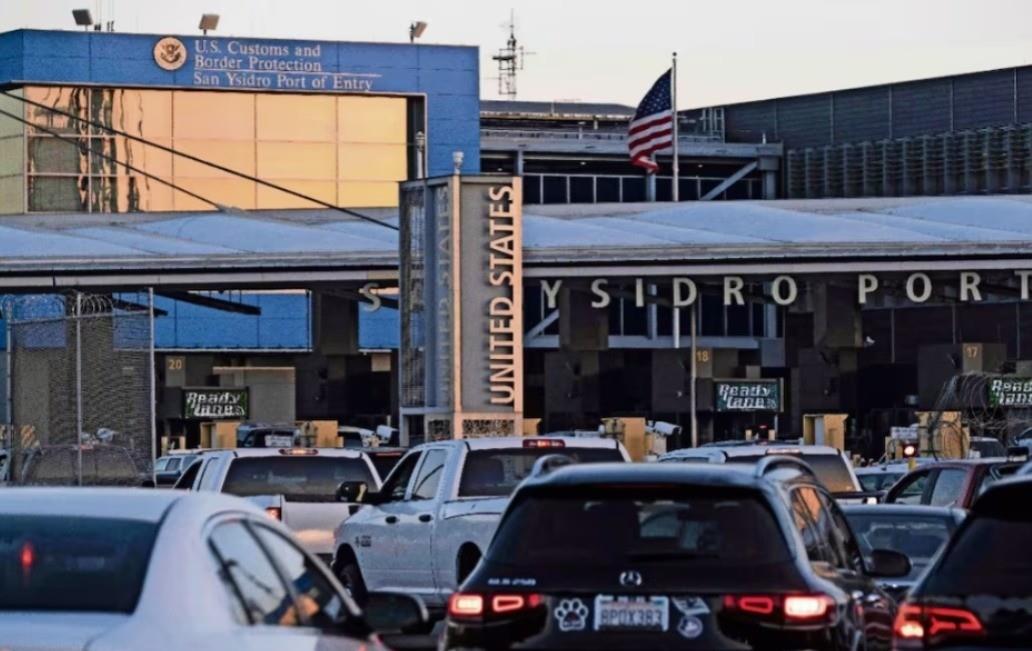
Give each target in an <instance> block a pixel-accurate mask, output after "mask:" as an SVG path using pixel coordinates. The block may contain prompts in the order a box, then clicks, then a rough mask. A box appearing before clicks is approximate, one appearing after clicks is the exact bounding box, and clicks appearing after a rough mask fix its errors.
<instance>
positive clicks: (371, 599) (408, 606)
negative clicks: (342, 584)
mask: <svg viewBox="0 0 1032 651" xmlns="http://www.w3.org/2000/svg"><path fill="white" fill-rule="evenodd" d="M364 612H365V620H366V624H368V625H369V628H371V629H373V630H374V631H376V632H377V633H379V634H380V635H392V634H394V635H398V634H405V633H418V632H420V629H422V628H424V627H425V626H426V625H427V622H429V621H430V616H429V614H428V613H427V610H426V605H425V604H424V603H423V601H422V599H420V598H419V597H415V596H412V595H407V594H401V593H400V592H370V593H369V595H368V597H367V598H366V603H365V609H364ZM385 641H386V640H385Z"/></svg>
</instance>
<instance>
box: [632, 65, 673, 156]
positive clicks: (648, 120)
mask: <svg viewBox="0 0 1032 651" xmlns="http://www.w3.org/2000/svg"><path fill="white" fill-rule="evenodd" d="M672 73H673V71H672V70H667V71H666V72H664V73H663V75H662V76H661V77H660V78H659V79H657V80H656V83H654V84H652V88H650V89H649V92H648V93H647V94H646V95H645V98H644V99H642V100H641V104H639V105H638V110H637V111H635V113H634V119H632V120H631V126H630V129H629V130H628V132H627V148H628V149H629V150H630V152H631V165H637V166H638V167H644V168H645V169H646V170H648V171H649V172H655V171H656V170H658V169H659V165H657V164H656V159H655V157H654V156H655V154H656V152H658V151H661V150H663V149H666V148H667V147H671V146H673V144H674V121H673V111H672V102H671V97H670V86H671V77H672Z"/></svg>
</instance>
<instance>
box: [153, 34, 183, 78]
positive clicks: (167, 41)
mask: <svg viewBox="0 0 1032 651" xmlns="http://www.w3.org/2000/svg"><path fill="white" fill-rule="evenodd" d="M186 56H187V53H186V46H185V45H183V42H182V41H180V40H179V39H178V38H176V37H174V36H166V37H165V38H163V39H161V40H159V41H158V42H157V43H155V44H154V63H156V64H158V67H159V68H161V69H162V70H168V71H170V72H171V71H173V70H179V69H180V68H182V67H183V65H184V64H185V63H186Z"/></svg>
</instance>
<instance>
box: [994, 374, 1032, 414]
mask: <svg viewBox="0 0 1032 651" xmlns="http://www.w3.org/2000/svg"><path fill="white" fill-rule="evenodd" d="M989 405H990V406H992V407H1032V378H1028V377H1008V378H1003V377H998V378H993V379H992V380H990V381H989Z"/></svg>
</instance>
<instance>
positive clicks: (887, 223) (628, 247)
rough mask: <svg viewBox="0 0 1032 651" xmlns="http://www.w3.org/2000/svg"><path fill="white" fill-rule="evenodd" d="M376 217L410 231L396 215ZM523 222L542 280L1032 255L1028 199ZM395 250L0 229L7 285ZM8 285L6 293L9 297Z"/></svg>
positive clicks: (346, 230) (378, 232) (83, 225)
mask: <svg viewBox="0 0 1032 651" xmlns="http://www.w3.org/2000/svg"><path fill="white" fill-rule="evenodd" d="M365 212H366V213H369V214H371V216H374V217H376V218H377V219H380V220H384V221H387V222H390V223H394V224H396V223H397V215H396V214H395V211H389V210H382V209H378V210H367V211H365ZM524 212H525V226H524V249H525V251H524V260H525V264H526V266H527V268H528V271H529V275H543V274H544V273H545V272H544V271H542V272H540V273H539V272H536V271H534V270H533V269H534V268H535V267H539V268H542V269H547V270H549V271H554V270H555V269H557V268H558V267H559V266H565V267H568V268H572V267H585V268H594V269H596V273H597V269H598V268H599V267H603V268H606V269H613V268H615V267H617V266H619V265H626V266H628V267H636V268H640V267H641V266H642V265H665V266H666V267H670V265H677V264H681V265H696V266H698V265H704V264H713V263H718V262H720V263H725V264H731V263H734V264H747V263H748V264H754V265H755V264H759V263H766V264H768V265H770V264H782V265H783V264H786V263H787V262H791V263H792V264H802V263H807V262H814V261H818V260H823V261H830V262H836V263H846V262H852V261H856V260H871V259H880V260H888V259H892V260H910V261H914V260H917V261H920V260H922V259H923V260H932V259H939V260H945V261H946V262H947V263H951V264H961V262H964V263H965V264H967V262H965V261H970V260H972V259H983V260H985V259H992V260H996V261H998V262H999V261H1001V260H1006V259H1011V260H1013V259H1015V258H1018V259H1021V258H1025V257H1027V256H1028V255H1029V254H1032V197H1029V196H992V197H950V198H904V199H834V200H806V201H738V202H691V203H681V204H676V205H675V204H669V203H640V204H584V205H561V206H527V207H526V208H525V211H524ZM396 238H397V234H396V232H395V231H392V230H390V229H387V228H383V227H381V226H378V225H376V224H372V223H369V222H363V221H359V220H354V219H349V218H345V217H343V216H342V215H341V214H340V213H337V212H334V211H329V210H279V211H258V212H249V213H245V212H239V211H230V212H198V213H136V214H119V215H112V214H48V215H15V216H8V217H0V275H2V276H3V277H7V278H8V279H11V278H13V277H14V276H16V275H23V276H24V275H33V276H36V275H40V274H44V275H47V276H50V277H53V278H57V277H58V276H62V275H67V274H76V273H78V274H116V273H117V274H133V273H145V272H152V273H153V272H157V271H161V272H162V273H185V272H196V271H199V270H203V271H205V272H206V273H210V274H216V275H217V274H226V273H244V272H254V271H255V270H259V271H260V272H261V273H262V274H264V275H263V277H264V278H269V277H271V276H269V274H271V273H273V272H276V271H283V272H287V271H299V270H305V269H307V270H310V271H311V273H309V274H307V275H305V276H303V277H304V278H305V279H307V280H309V281H315V280H319V279H322V278H324V277H325V279H327V280H331V279H333V278H334V276H332V274H329V275H327V273H326V272H327V271H332V270H338V271H339V270H345V269H347V270H352V271H353V272H355V273H358V275H355V276H353V277H354V278H362V277H368V276H367V275H362V274H367V273H368V272H369V271H370V270H377V271H378V273H379V276H378V277H384V274H387V275H390V272H391V271H392V270H393V269H394V268H395V267H396V265H397V239H396ZM1001 266H1002V264H1001ZM1011 266H1013V264H1011ZM968 267H969V268H975V267H971V265H968ZM320 273H322V274H323V275H319V274H320ZM3 277H0V285H2V284H8V285H10V284H11V283H10V282H8V281H5V280H4V279H3ZM349 277H350V276H349ZM299 278H301V276H299ZM337 278H341V277H337ZM237 279H238V280H239V277H238V278H237ZM151 280H152V281H153V279H151ZM55 284H56V281H55Z"/></svg>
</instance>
